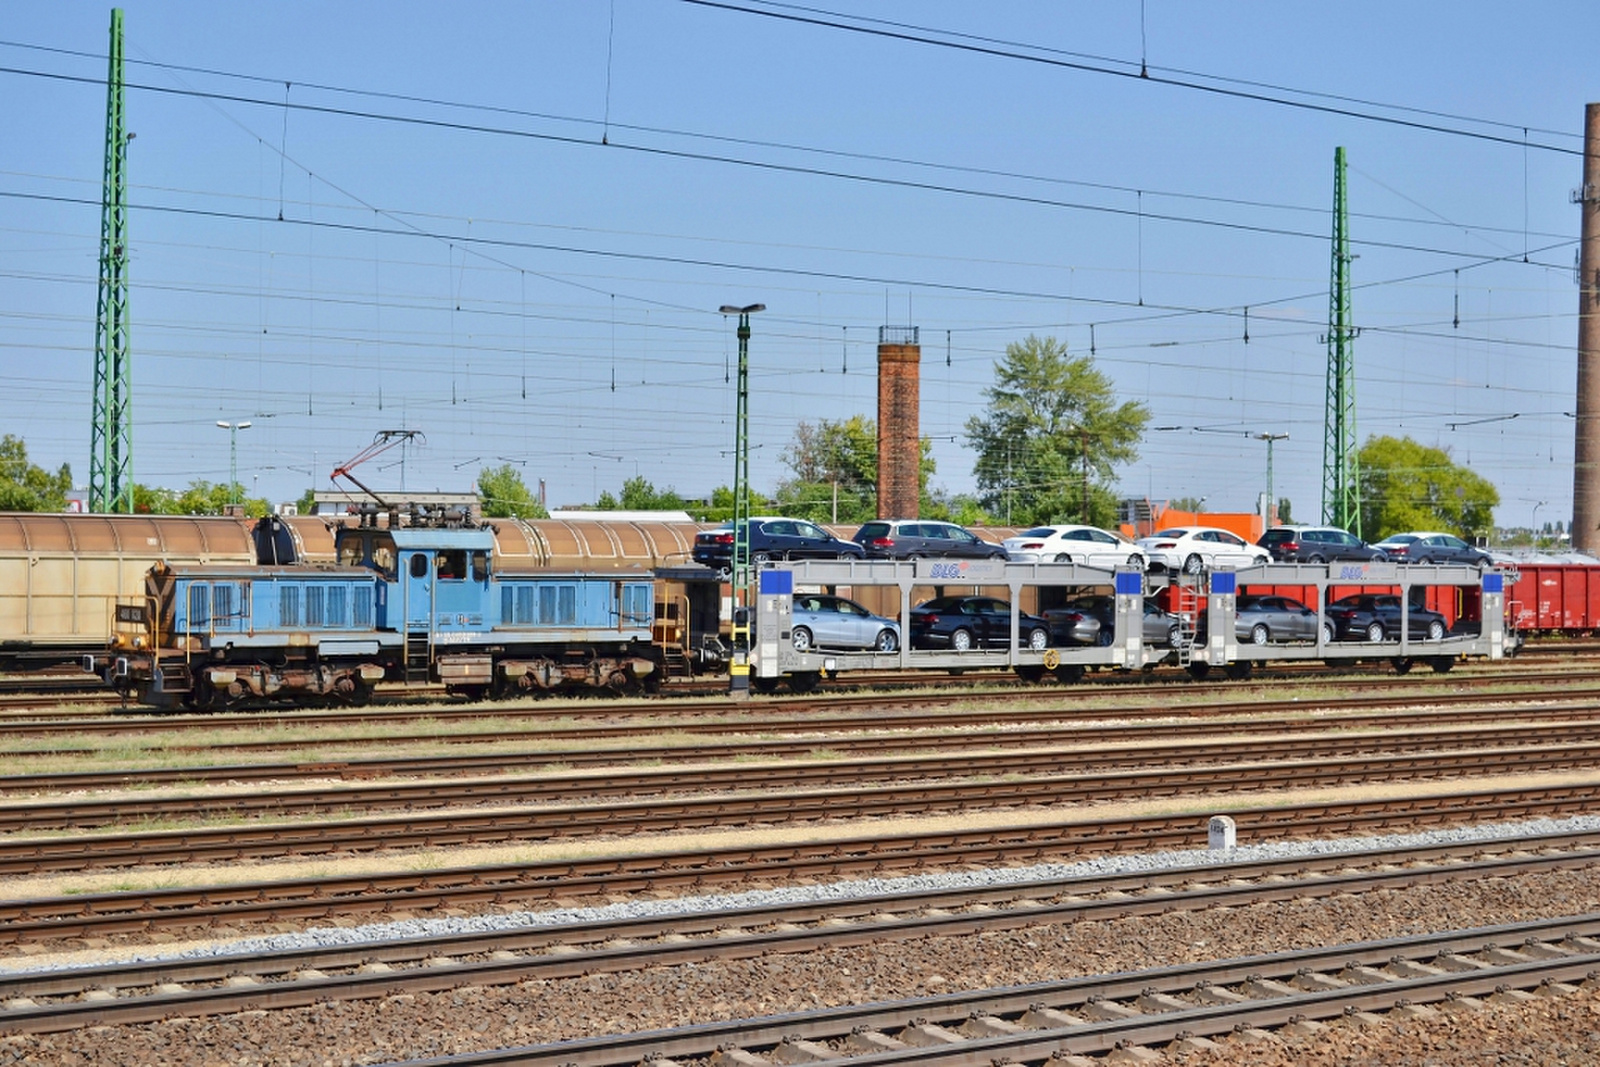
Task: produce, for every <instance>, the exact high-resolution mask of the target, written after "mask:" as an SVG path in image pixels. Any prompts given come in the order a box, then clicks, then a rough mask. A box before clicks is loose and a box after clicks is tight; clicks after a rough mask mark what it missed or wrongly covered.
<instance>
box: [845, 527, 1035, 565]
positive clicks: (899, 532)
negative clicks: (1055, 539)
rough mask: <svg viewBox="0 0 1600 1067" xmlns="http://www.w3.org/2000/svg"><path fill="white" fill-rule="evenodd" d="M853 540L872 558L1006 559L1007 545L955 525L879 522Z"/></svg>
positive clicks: (856, 535) (859, 531) (865, 528)
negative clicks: (947, 557) (998, 543)
mask: <svg viewBox="0 0 1600 1067" xmlns="http://www.w3.org/2000/svg"><path fill="white" fill-rule="evenodd" d="M851 540H852V541H854V542H855V543H856V544H858V545H860V546H861V547H862V548H863V549H864V550H865V551H866V554H867V557H868V558H869V559H918V558H921V557H924V556H928V557H934V556H939V557H946V556H950V557H957V558H960V559H1005V558H1006V550H1005V547H1004V546H1002V545H997V544H995V543H994V542H992V541H985V540H984V539H983V538H981V537H979V536H978V535H977V534H975V533H973V532H971V531H970V530H965V529H962V528H961V527H960V526H957V525H956V524H955V523H953V522H930V521H928V520H926V519H878V520H875V521H873V522H869V523H867V524H865V525H864V526H862V527H861V529H859V530H857V531H856V532H855V536H854V537H852V538H851Z"/></svg>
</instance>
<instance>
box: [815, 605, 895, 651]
mask: <svg viewBox="0 0 1600 1067" xmlns="http://www.w3.org/2000/svg"><path fill="white" fill-rule="evenodd" d="M789 636H790V641H791V642H792V643H793V645H794V650H795V651H796V652H810V651H811V650H812V649H813V648H870V649H872V650H874V651H876V652H898V651H899V650H900V624H899V623H897V622H895V621H894V620H893V619H886V618H884V617H883V616H881V615H874V614H873V613H872V612H870V611H868V610H867V609H866V608H864V607H862V606H861V605H860V604H857V603H856V602H855V601H854V600H846V599H845V598H844V597H842V596H828V595H825V594H822V593H796V594H795V596H794V614H793V616H792V625H791V626H790V628H789Z"/></svg>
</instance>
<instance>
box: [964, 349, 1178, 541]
mask: <svg viewBox="0 0 1600 1067" xmlns="http://www.w3.org/2000/svg"><path fill="white" fill-rule="evenodd" d="M984 395H985V396H986V397H987V398H988V408H987V410H986V411H985V412H984V413H983V414H982V415H974V416H973V417H972V418H970V419H968V420H967V425H966V433H967V443H968V444H969V445H970V446H971V447H972V449H973V451H975V452H976V453H978V460H977V463H976V464H975V466H974V471H973V472H974V473H975V474H976V475H977V478H978V487H979V490H980V493H981V496H980V501H981V503H982V504H983V506H984V507H985V508H987V509H988V511H989V512H990V514H992V515H993V516H994V517H995V518H996V519H998V520H999V521H1000V522H1003V523H1007V524H1011V525H1018V526H1022V525H1033V524H1035V523H1040V522H1051V521H1059V520H1061V519H1068V518H1071V519H1076V518H1078V517H1079V516H1085V517H1086V518H1087V519H1088V521H1089V522H1091V523H1095V524H1097V525H1100V526H1106V525H1110V524H1111V523H1114V522H1115V521H1116V515H1117V500H1116V495H1115V493H1114V492H1113V491H1112V485H1113V478H1114V474H1115V467H1116V465H1117V464H1119V463H1128V462H1131V461H1133V460H1134V459H1136V458H1138V455H1139V450H1138V444H1139V439H1140V436H1141V435H1142V434H1143V432H1144V427H1145V423H1146V422H1148V421H1149V419H1150V412H1149V411H1148V410H1147V409H1146V408H1145V406H1144V405H1143V404H1140V403H1138V402H1136V401H1131V400H1130V401H1124V402H1123V403H1120V404H1119V403H1118V402H1117V398H1116V394H1115V391H1114V390H1113V389H1112V385H1111V380H1110V379H1109V378H1107V377H1106V376H1105V375H1104V374H1102V373H1101V372H1100V371H1098V370H1096V369H1095V366H1094V360H1093V359H1091V358H1090V357H1088V356H1072V355H1070V354H1068V352H1067V348H1066V346H1065V345H1064V344H1061V343H1060V342H1058V341H1056V340H1055V339H1054V338H1051V337H1047V338H1044V339H1042V340H1041V339H1040V338H1037V337H1033V336H1029V337H1028V339H1027V340H1025V341H1021V342H1016V343H1013V344H1010V345H1008V346H1006V355H1005V358H1004V359H1003V360H1001V361H999V362H997V363H996V364H995V384H994V385H992V386H990V387H989V388H988V389H987V390H985V391H984Z"/></svg>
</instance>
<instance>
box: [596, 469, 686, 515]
mask: <svg viewBox="0 0 1600 1067" xmlns="http://www.w3.org/2000/svg"><path fill="white" fill-rule="evenodd" d="M692 506H693V505H691V504H690V502H689V501H687V500H685V499H683V497H681V496H679V495H678V491H677V490H676V489H673V488H671V487H670V486H669V487H668V488H666V489H657V488H656V487H655V486H654V485H653V484H651V482H650V480H649V479H648V478H644V477H641V476H639V475H635V476H634V477H632V478H627V479H625V480H624V481H623V483H622V493H621V495H620V496H613V495H612V493H611V490H609V489H607V490H604V491H603V492H601V494H600V499H599V500H596V501H595V502H594V509H595V510H596V511H688V510H690V508H691V507H692Z"/></svg>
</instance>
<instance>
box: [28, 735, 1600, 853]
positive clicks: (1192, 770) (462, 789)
mask: <svg viewBox="0 0 1600 1067" xmlns="http://www.w3.org/2000/svg"><path fill="white" fill-rule="evenodd" d="M1338 725H1339V726H1341V727H1343V726H1345V725H1347V724H1345V723H1339V724H1338ZM1405 725H1409V726H1411V727H1412V728H1411V729H1407V730H1404V731H1403V732H1402V731H1401V730H1397V729H1394V728H1393V727H1391V728H1390V729H1388V730H1385V731H1383V732H1376V733H1353V732H1349V731H1341V732H1339V733H1337V734H1331V735H1328V736H1316V737H1293V736H1290V737H1276V738H1275V737H1261V736H1254V735H1252V736H1250V737H1249V739H1248V741H1247V742H1243V741H1241V740H1239V739H1238V738H1237V737H1234V738H1230V739H1228V740H1224V741H1220V742H1215V741H1205V740H1194V739H1190V740H1179V739H1175V738H1174V737H1173V735H1174V734H1179V735H1181V734H1182V733H1183V732H1184V728H1183V727H1181V726H1180V727H1176V728H1173V727H1163V728H1149V727H1147V728H1145V729H1144V730H1142V731H1140V733H1139V734H1136V735H1132V736H1130V733H1129V728H1127V727H1118V728H1116V729H1112V730H1100V731H1096V734H1097V735H1098V738H1099V739H1100V741H1101V744H1102V746H1103V745H1104V743H1105V742H1106V741H1112V740H1114V741H1116V742H1118V743H1117V745H1116V747H1098V748H1094V747H1089V745H1088V738H1086V737H1083V736H1081V734H1079V733H1077V732H1073V731H1029V732H1028V733H1027V734H1026V735H1024V736H1021V737H1015V736H1011V735H998V736H997V737H996V738H995V740H999V741H1003V742H1004V743H1005V744H1006V745H1007V746H1009V747H1015V748H1020V749H1021V751H1010V752H999V753H979V752H974V751H972V748H973V747H975V746H973V744H972V739H971V738H970V737H965V738H960V737H958V738H956V739H955V740H957V741H960V742H962V744H961V745H959V746H958V750H957V751H954V752H950V753H947V754H934V755H929V754H926V753H925V750H926V749H927V748H929V747H930V746H929V745H928V744H927V743H926V742H925V740H924V739H922V738H919V737H916V736H909V737H902V738H899V739H897V740H898V743H899V746H900V747H902V748H904V749H908V750H912V751H918V752H919V754H917V755H902V756H883V757H875V758H866V759H859V758H858V759H850V760H842V759H827V760H811V761H807V762H803V763H799V764H796V765H785V766H774V765H771V764H767V765H764V766H763V767H762V768H761V769H760V770H759V772H757V771H756V769H755V768H753V767H751V766H750V765H749V764H748V762H745V761H747V760H748V759H750V758H754V757H758V756H763V755H765V756H773V755H777V754H779V753H782V754H787V755H790V756H794V755H810V754H813V753H814V752H815V750H816V748H817V747H818V746H817V743H816V742H811V741H806V742H798V743H791V744H789V745H786V746H775V745H773V744H771V743H768V742H761V743H756V744H752V745H724V746H701V747H700V748H698V749H695V750H693V751H695V752H696V753H698V754H699V755H700V757H701V758H702V759H705V758H707V754H708V753H715V754H716V755H717V756H718V757H719V758H720V759H721V760H722V761H724V762H732V763H734V764H735V765H733V766H726V767H724V766H704V765H702V766H692V765H691V766H679V767H669V768H665V769H654V768H652V769H643V770H615V769H613V770H610V771H609V772H608V773H606V774H605V775H603V776H601V775H593V774H582V773H576V774H574V773H560V774H545V775H541V776H538V777H525V776H515V775H511V774H507V773H502V774H499V775H496V776H494V777H488V778H476V779H472V780H466V781H445V782H440V781H426V782H387V783H381V784H371V785H369V784H356V785H342V786H337V787H324V788H302V789H296V790H284V789H282V788H277V787H275V788H271V789H268V790H265V791H258V792H251V793H244V792H229V793H225V794H201V795H184V796H169V797H117V798H115V799H107V800H94V799H90V798H86V797H82V796H74V797H70V798H64V799H61V800H56V801H44V802H36V803H12V804H0V834H6V833H27V832H38V831H43V830H55V829H90V828H96V827H105V826H114V825H125V824H128V823H138V822H152V821H155V820H160V819H182V818H187V819H197V820H204V819H228V820H232V821H245V820H250V819H260V818H265V817H279V818H282V817H288V816H303V815H326V814H328V813H331V812H366V813H378V812H392V811H403V812H413V811H420V810H426V809H438V808H466V807H472V806H482V805H508V804H516V805H528V804H555V803H570V802H578V801H594V800H596V799H600V798H627V799H630V800H635V799H638V798H661V797H669V796H675V795H681V794H685V793H714V792H731V791H737V790H742V789H746V788H748V787H749V786H750V784H751V781H752V775H753V774H756V773H758V774H759V781H760V785H761V788H762V789H763V790H783V789H789V790H796V789H817V788H838V787H843V786H851V785H862V784H874V783H885V782H894V781H932V780H941V779H956V778H974V777H980V776H983V777H996V776H1003V775H1008V776H1018V775H1027V776H1033V777H1037V776H1042V775H1052V776H1053V775H1086V774H1094V775H1095V779H1094V781H1093V782H1089V783H1086V782H1082V781H1075V780H1060V785H1059V788H1058V789H1057V790H1056V792H1055V794H1054V799H1056V800H1058V801H1063V802H1072V801H1079V800H1094V799H1101V798H1102V797H1104V796H1105V795H1106V793H1107V792H1113V793H1116V792H1118V791H1119V790H1120V789H1124V788H1125V789H1128V790H1130V791H1133V792H1137V791H1139V790H1140V789H1141V788H1144V789H1150V787H1149V786H1148V785H1147V784H1146V783H1145V782H1144V781H1143V779H1140V778H1138V777H1130V778H1127V779H1124V780H1122V781H1120V782H1119V781H1118V780H1117V779H1115V778H1111V777H1109V776H1111V775H1117V774H1126V773H1135V772H1155V773H1161V774H1162V775H1163V777H1170V776H1173V775H1176V776H1178V777H1179V778H1180V784H1182V785H1185V786H1187V785H1195V786H1198V787H1200V788H1205V789H1211V790H1216V789H1248V788H1252V786H1258V785H1262V784H1265V783H1264V782H1263V781H1262V779H1261V778H1260V776H1259V774H1252V773H1250V771H1249V769H1247V768H1242V767H1239V766H1238V760H1239V756H1240V750H1241V747H1243V746H1245V745H1247V746H1248V753H1249V755H1250V757H1251V761H1252V763H1253V764H1255V765H1256V767H1257V768H1258V769H1259V767H1260V765H1261V764H1262V763H1264V762H1265V761H1269V760H1270V761H1282V762H1281V764H1277V763H1275V764H1274V767H1275V768H1277V769H1275V770H1274V771H1273V772H1272V774H1273V776H1274V778H1275V779H1276V780H1278V781H1279V782H1281V784H1282V786H1283V787H1284V788H1294V787H1298V786H1304V785H1324V784H1336V783H1339V782H1341V781H1342V780H1343V779H1344V778H1345V777H1349V778H1356V777H1362V778H1369V777H1374V776H1380V775H1386V776H1390V777H1394V776H1405V775H1407V774H1410V773H1414V772H1416V770H1417V764H1418V760H1417V757H1418V756H1424V758H1425V760H1426V762H1427V763H1428V764H1429V766H1430V773H1428V774H1427V775H1426V776H1427V777H1444V776H1458V775H1465V774H1472V773H1527V772H1537V771H1547V770H1566V769H1572V768H1576V767H1583V766H1586V765H1588V764H1590V763H1591V762H1593V761H1596V760H1597V759H1600V721H1589V722H1583V723H1570V722H1569V723H1561V724H1559V725H1549V724H1545V725H1544V726H1543V728H1542V729H1541V728H1540V727H1538V726H1534V725H1530V724H1519V725H1514V726H1498V727H1487V728H1479V729H1467V728H1451V729H1440V728H1438V724H1437V723H1434V724H1433V725H1434V728H1433V729H1431V730H1427V731H1421V730H1418V729H1416V726H1415V720H1414V719H1413V720H1412V722H1411V723H1408V724H1405ZM1236 732H1237V731H1236ZM1051 743H1053V744H1055V745H1057V746H1061V745H1065V744H1068V743H1070V745H1071V747H1068V748H1055V749H1048V748H1045V747H1043V746H1045V745H1047V744H1051ZM1130 743H1131V744H1130ZM856 747H858V748H861V749H868V750H873V751H877V752H882V751H883V750H885V749H888V748H892V747H895V746H894V743H893V742H886V740H885V739H883V738H870V739H862V740H861V741H860V742H858V744H857V746H856ZM831 749H832V746H831V745H830V750H831ZM1491 751H1492V752H1493V756H1492V757H1491V756H1489V755H1488V753H1489V752H1491ZM1474 753H1476V754H1477V756H1476V758H1475V757H1474ZM619 756H621V757H624V758H623V759H619V758H618V757H619ZM1376 756H1381V757H1383V758H1379V759H1374V758H1373V757H1376ZM527 757H528V760H529V762H533V763H544V764H546V765H549V764H557V765H561V764H566V763H567V762H568V761H569V760H570V759H572V758H573V757H572V755H570V754H569V753H567V752H561V751H557V752H536V753H529V754H527ZM610 758H611V760H612V761H614V762H625V761H631V762H636V763H651V762H660V761H663V760H666V759H673V760H675V761H677V762H678V763H680V764H682V763H686V762H689V761H686V760H684V758H683V755H682V754H681V753H680V752H679V751H678V750H677V749H675V748H672V747H659V748H657V747H652V748H644V749H638V750H634V751H632V752H630V753H613V754H611V756H610ZM1307 761H1317V762H1318V763H1319V765H1320V768H1321V769H1320V770H1319V773H1317V774H1316V775H1315V777H1314V780H1307V779H1306V778H1305V771H1304V769H1303V767H1301V766H1299V764H1304V763H1305V762H1307ZM394 762H403V763H404V764H405V765H408V766H412V767H414V768H415V770H416V772H421V773H427V772H428V770H430V769H431V768H430V767H429V765H428V764H427V763H426V761H421V760H410V761H394ZM460 762H461V763H465V764H467V765H469V766H470V767H472V768H474V769H479V770H488V769H491V768H492V769H498V770H500V771H502V772H505V771H510V770H512V769H513V767H514V766H515V763H514V762H513V760H512V759H511V758H510V757H509V756H508V755H507V754H504V753H497V754H494V755H491V756H472V757H464V758H463V759H462V760H461V761H460ZM1229 764H1232V765H1233V766H1231V767H1230V766H1227V765H1229ZM1218 765H1221V767H1220V769H1221V770H1223V772H1224V775H1225V776H1224V777H1216V776H1204V775H1201V774H1200V773H1199V772H1198V771H1197V770H1196V769H1197V768H1200V767H1204V766H1218ZM446 766H447V767H450V768H452V769H455V770H456V771H457V773H460V768H459V765H456V764H446ZM1174 768H1178V769H1177V770H1174ZM520 769H526V768H520ZM304 771H305V773H306V774H307V775H310V776H316V777H319V778H325V777H327V776H328V774H329V771H328V769H326V768H322V767H318V766H315V765H312V766H310V767H307V768H305V769H304ZM1236 775H1237V776H1238V777H1234V776H1236ZM124 777H126V776H124ZM84 782H85V777H84V776H82V775H70V776H58V780H56V781H52V782H49V783H48V784H49V786H50V787H51V788H70V787H72V786H77V787H80V788H81V787H82V785H83V784H84ZM1045 788H1046V789H1048V788H1049V786H1046V787H1045ZM0 789H5V790H7V791H11V790H14V789H15V784H14V783H12V782H9V781H5V780H0ZM1117 799H1122V797H1121V795H1120V794H1119V795H1118V796H1117ZM755 817H757V818H759V817H760V816H759V815H757V816H755ZM802 817H804V816H802Z"/></svg>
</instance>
